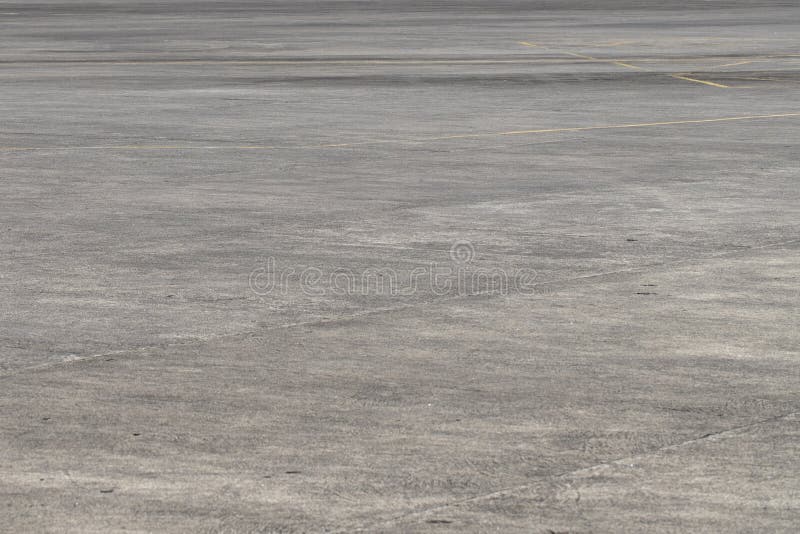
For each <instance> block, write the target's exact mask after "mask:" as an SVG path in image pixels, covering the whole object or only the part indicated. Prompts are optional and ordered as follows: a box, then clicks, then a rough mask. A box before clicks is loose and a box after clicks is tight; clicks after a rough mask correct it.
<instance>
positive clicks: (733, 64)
mask: <svg viewBox="0 0 800 534" xmlns="http://www.w3.org/2000/svg"><path fill="white" fill-rule="evenodd" d="M755 61H758V60H757V59H750V60H747V61H737V62H736V63H725V64H724V65H714V66H713V67H711V68H713V69H721V68H722V67H735V66H737V65H748V64H750V63H753V62H755Z"/></svg>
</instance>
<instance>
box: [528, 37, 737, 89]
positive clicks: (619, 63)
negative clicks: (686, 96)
mask: <svg viewBox="0 0 800 534" xmlns="http://www.w3.org/2000/svg"><path fill="white" fill-rule="evenodd" d="M543 48H545V49H546V50H552V51H553V52H559V53H561V54H567V55H570V56H573V57H578V58H581V59H587V60H589V61H595V62H601V63H609V64H611V65H617V66H619V67H625V68H627V69H635V70H641V71H645V72H653V71H651V70H649V69H646V68H644V67H639V66H636V65H632V64H630V63H626V62H624V61H620V60H618V59H603V58H597V57H593V56H589V55H586V54H579V53H577V52H570V51H569V50H560V49H556V48H547V47H543ZM657 74H660V73H657ZM666 75H667V76H669V77H671V78H675V79H678V80H684V81H687V82H694V83H701V84H703V85H709V86H711V87H717V88H720V89H730V87H729V86H727V85H722V84H721V83H714V82H709V81H706V80H698V79H697V78H690V77H688V76H684V75H683V74H666Z"/></svg>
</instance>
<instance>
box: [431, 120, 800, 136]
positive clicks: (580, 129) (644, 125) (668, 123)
mask: <svg viewBox="0 0 800 534" xmlns="http://www.w3.org/2000/svg"><path fill="white" fill-rule="evenodd" d="M786 117H800V113H777V114H772V115H743V116H739V117H720V118H716V119H688V120H679V121H662V122H641V123H633V124H611V125H601V126H577V127H574V128H547V129H541V130H514V131H510V132H496V133H493V134H461V135H448V136H442V137H429V138H427V139H424V141H438V140H444V139H469V138H478V137H497V136H507V135H529V134H542V133H562V132H585V131H591V130H615V129H623V128H652V127H657V126H674V125H679V124H707V123H715V122H732V121H744V120H757V119H777V118H786Z"/></svg>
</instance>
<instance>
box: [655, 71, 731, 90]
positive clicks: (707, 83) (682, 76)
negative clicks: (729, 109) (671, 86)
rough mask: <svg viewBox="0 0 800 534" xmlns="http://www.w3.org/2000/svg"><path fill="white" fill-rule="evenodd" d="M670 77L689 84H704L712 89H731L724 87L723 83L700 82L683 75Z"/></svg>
mask: <svg viewBox="0 0 800 534" xmlns="http://www.w3.org/2000/svg"><path fill="white" fill-rule="evenodd" d="M670 76H672V77H673V78H677V79H679V80H686V81H687V82H694V83H702V84H703V85H710V86H711V87H718V88H720V89H730V86H729V85H722V84H721V83H715V82H709V81H706V80H698V79H697V78H690V77H688V76H684V75H682V74H670Z"/></svg>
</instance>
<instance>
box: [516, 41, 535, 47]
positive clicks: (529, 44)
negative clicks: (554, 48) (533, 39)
mask: <svg viewBox="0 0 800 534" xmlns="http://www.w3.org/2000/svg"><path fill="white" fill-rule="evenodd" d="M517 42H518V43H519V44H521V45H522V46H532V47H534V48H538V47H539V45H537V44H533V43H529V42H528V41H517Z"/></svg>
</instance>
